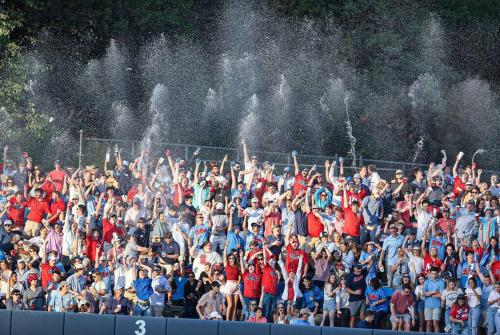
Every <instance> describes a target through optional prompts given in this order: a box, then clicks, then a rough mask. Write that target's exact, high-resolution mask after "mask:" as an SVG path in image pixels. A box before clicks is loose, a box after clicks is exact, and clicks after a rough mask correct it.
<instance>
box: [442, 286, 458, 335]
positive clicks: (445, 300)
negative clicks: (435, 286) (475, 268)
mask: <svg viewBox="0 0 500 335" xmlns="http://www.w3.org/2000/svg"><path fill="white" fill-rule="evenodd" d="M463 293H464V292H463V291H462V289H461V288H457V284H456V283H455V282H454V281H453V280H450V281H449V282H448V284H447V286H446V289H445V290H444V291H443V293H441V306H442V307H444V310H445V312H444V320H445V321H444V324H445V325H446V326H448V325H451V324H450V311H451V306H452V305H453V304H454V303H455V301H456V300H457V297H458V295H459V294H463ZM450 329H451V326H450Z"/></svg>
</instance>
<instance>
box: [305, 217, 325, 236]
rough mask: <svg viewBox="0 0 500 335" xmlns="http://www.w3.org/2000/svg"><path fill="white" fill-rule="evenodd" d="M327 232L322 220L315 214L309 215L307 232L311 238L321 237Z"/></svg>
mask: <svg viewBox="0 0 500 335" xmlns="http://www.w3.org/2000/svg"><path fill="white" fill-rule="evenodd" d="M323 230H325V226H324V225H323V223H322V222H321V219H320V218H318V217H317V216H316V215H314V213H313V212H309V213H308V214H307V232H308V235H309V237H319V235H320V234H321V233H322V232H323Z"/></svg>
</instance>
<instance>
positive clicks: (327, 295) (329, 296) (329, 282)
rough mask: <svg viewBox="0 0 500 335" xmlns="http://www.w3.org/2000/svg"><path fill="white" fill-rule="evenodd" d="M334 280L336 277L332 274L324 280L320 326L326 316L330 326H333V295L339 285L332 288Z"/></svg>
mask: <svg viewBox="0 0 500 335" xmlns="http://www.w3.org/2000/svg"><path fill="white" fill-rule="evenodd" d="M335 282H336V277H335V275H334V274H330V275H329V276H328V278H327V279H326V282H325V288H324V292H323V295H324V299H323V320H321V326H324V324H325V320H326V318H327V317H328V321H329V323H330V327H333V326H334V323H335V307H336V306H335V296H336V293H337V292H338V291H339V287H336V288H334V287H335Z"/></svg>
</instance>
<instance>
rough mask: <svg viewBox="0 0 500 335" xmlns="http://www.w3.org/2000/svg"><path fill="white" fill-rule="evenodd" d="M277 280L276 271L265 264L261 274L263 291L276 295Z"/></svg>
mask: <svg viewBox="0 0 500 335" xmlns="http://www.w3.org/2000/svg"><path fill="white" fill-rule="evenodd" d="M278 280H279V276H278V271H277V270H276V269H274V268H273V267H271V266H269V265H266V267H265V268H264V274H263V275H262V288H263V289H264V293H267V294H271V295H274V296H276V295H277V294H278ZM292 286H293V285H292Z"/></svg>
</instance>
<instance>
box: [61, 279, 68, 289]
mask: <svg viewBox="0 0 500 335" xmlns="http://www.w3.org/2000/svg"><path fill="white" fill-rule="evenodd" d="M64 286H69V284H68V282H67V281H65V280H64V281H62V282H61V283H60V284H59V288H62V287H64Z"/></svg>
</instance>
